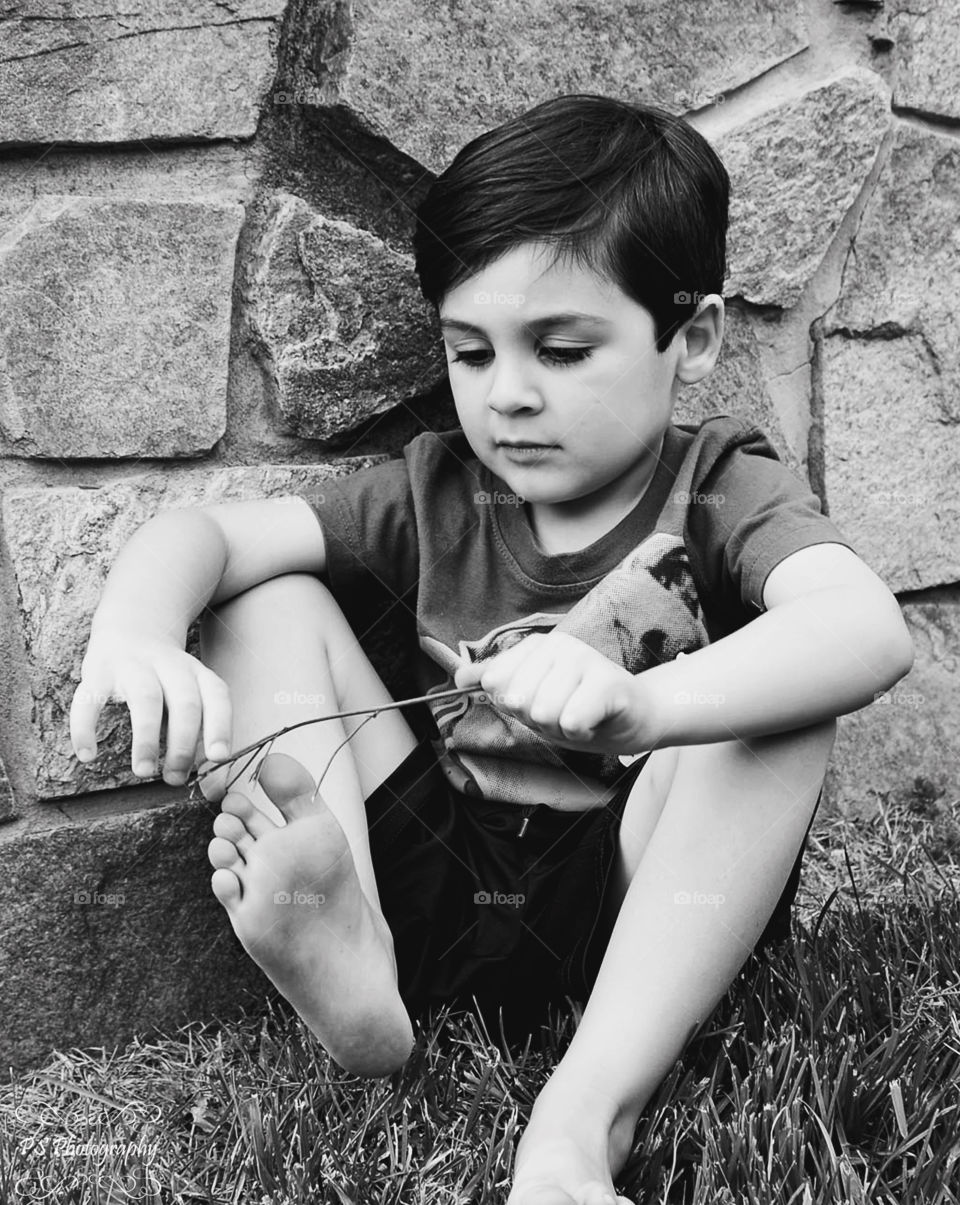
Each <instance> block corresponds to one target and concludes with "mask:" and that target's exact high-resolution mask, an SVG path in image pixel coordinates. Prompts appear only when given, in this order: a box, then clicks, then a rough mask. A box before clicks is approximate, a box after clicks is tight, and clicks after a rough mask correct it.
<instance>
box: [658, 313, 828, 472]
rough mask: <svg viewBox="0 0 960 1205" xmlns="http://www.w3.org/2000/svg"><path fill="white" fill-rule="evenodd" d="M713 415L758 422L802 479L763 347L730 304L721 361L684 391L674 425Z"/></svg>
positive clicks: (681, 390) (744, 316)
mask: <svg viewBox="0 0 960 1205" xmlns="http://www.w3.org/2000/svg"><path fill="white" fill-rule="evenodd" d="M714 414H733V415H735V416H736V417H737V418H742V419H745V420H746V421H747V422H750V423H755V424H756V425H757V426H758V427H759V428H760V430H761V431H763V432H764V433H765V434H766V435H767V436H768V437H769V439H770V442H771V443H772V444H773V446H774V448H775V449H776V450H777V454H778V455H779V457H780V459H781V460H782V461H783V462H784V464H786V465H787V466H788V467H789V468H791V469H793V471H794V472H796V473H797V474H798V475H800V476H804V472H805V471H804V468H803V464H802V461H801V458H800V457H798V456H797V454H796V453H795V452H794V450H793V448H792V447H791V446H790V444H789V443H788V441H787V437H786V435H785V434H784V431H783V427H782V426H781V423H780V419H779V417H778V415H777V412H776V410H775V409H774V408H773V403H772V402H771V400H770V394H769V392H768V390H767V381H766V377H765V375H764V371H763V362H762V360H761V357H760V348H759V346H758V344H757V338H756V335H755V334H754V333H753V326H752V325H751V322H750V319H749V318H748V317H747V316H746V315H745V314H743V313H742V312H741V311H740V310H738V309H737V308H736V307H734V306H729V305H728V306H727V307H726V313H725V319H724V332H723V345H722V347H721V349H720V359H719V360H718V361H717V365H716V367H715V368H714V370H713V372H712V373H711V374H710V375H709V376H708V377H707V378H706V380H703V381H698V382H697V384H695V385H683V386H682V387H681V389H680V397H679V399H678V401H677V405H676V407H675V409H674V412H673V420H674V422H678V423H701V422H703V420H704V419H705V418H709V417H710V416H711V415H714Z"/></svg>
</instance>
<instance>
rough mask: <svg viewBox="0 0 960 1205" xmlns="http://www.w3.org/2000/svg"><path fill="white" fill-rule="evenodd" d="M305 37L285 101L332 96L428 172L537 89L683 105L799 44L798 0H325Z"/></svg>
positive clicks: (542, 96)
mask: <svg viewBox="0 0 960 1205" xmlns="http://www.w3.org/2000/svg"><path fill="white" fill-rule="evenodd" d="M307 12H308V13H309V10H307ZM311 19H312V20H314V21H315V20H316V18H315V17H312V18H311V17H309V16H308V17H307V20H308V21H309V20H311ZM304 37H305V38H306V39H307V40H308V41H309V42H310V43H311V44H316V45H317V46H318V63H315V62H313V61H311V60H309V59H305V60H304V62H303V64H302V65H301V67H300V72H299V77H297V75H296V74H295V75H294V77H293V78H291V79H290V80H288V81H287V84H286V86H285V90H284V91H283V97H284V100H288V99H289V98H290V96H291V95H292V96H293V98H294V99H301V100H304V101H305V102H307V103H312V104H317V105H320V106H335V105H343V106H345V107H346V108H347V109H349V110H350V111H351V112H352V113H353V114H354V115H355V116H356V117H357V118H358V119H359V120H360V121H361V123H362V124H363V125H364V126H365V127H366V128H367V129H368V130H369V131H370V132H372V133H374V134H376V135H378V136H380V137H383V138H385V139H386V140H387V141H389V142H390V143H392V144H393V145H394V146H395V147H397V148H398V149H399V150H401V151H403V152H404V153H405V154H407V155H409V156H410V157H411V158H413V159H415V160H416V161H417V162H419V163H422V164H423V165H424V166H425V167H427V168H428V169H429V170H430V171H432V172H435V173H439V172H441V171H442V170H443V169H444V168H445V167H446V166H447V164H448V163H449V162H450V160H451V159H452V158H453V156H454V155H455V153H456V152H457V151H458V150H459V149H460V147H461V146H463V145H464V144H465V143H466V142H469V141H470V140H471V139H472V138H475V137H476V136H477V135H478V134H481V133H483V131H485V130H488V129H491V128H492V127H494V126H497V125H500V124H501V123H502V122H504V121H506V120H507V119H508V118H510V117H513V116H515V115H516V114H517V113H520V112H522V111H523V110H524V109H528V108H530V107H531V106H532V105H535V104H538V103H539V102H540V101H543V100H546V99H548V98H549V97H552V96H557V95H559V94H561V93H570V92H595V93H602V94H604V95H607V96H621V97H624V98H626V99H630V100H645V101H648V102H652V103H654V104H659V105H661V106H663V107H664V108H667V109H669V110H670V111H671V112H675V113H684V112H687V111H690V110H693V109H699V108H703V107H705V106H707V105H711V104H714V103H719V102H721V101H722V100H723V93H724V92H725V91H729V90H730V89H733V88H736V87H739V86H740V85H741V84H744V83H746V82H747V81H748V80H750V79H754V78H755V77H756V76H758V75H761V74H762V73H763V72H764V71H767V70H769V68H771V67H773V66H774V65H775V64H776V63H779V62H782V61H783V60H784V59H787V58H789V57H790V56H792V55H794V54H797V53H798V52H799V51H800V50H802V49H803V48H804V47H805V46H806V45H807V38H806V30H805V27H804V22H803V16H802V5H800V4H797V3H786V4H777V3H774V0H747V2H745V3H736V0H704V3H690V2H686V3H681V4H679V5H678V4H673V5H668V4H650V3H646V2H642V0H631V2H628V3H625V4H624V3H615V2H614V0H600V2H598V3H595V4H590V5H586V4H582V3H578V2H577V0H525V2H522V3H521V2H520V0H492V2H491V3H487V4H474V5H436V4H430V5H425V4H421V3H418V0H385V2H383V0H381V2H380V3H377V4H371V3H369V0H361V2H358V3H355V4H353V5H351V6H349V9H348V8H347V7H346V6H343V7H340V6H336V7H333V8H331V9H330V10H325V12H324V15H323V19H322V23H321V27H320V28H319V29H313V30H311V31H307V30H305V31H304ZM281 86H283V85H281Z"/></svg>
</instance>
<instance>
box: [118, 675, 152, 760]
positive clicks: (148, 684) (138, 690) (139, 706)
mask: <svg viewBox="0 0 960 1205" xmlns="http://www.w3.org/2000/svg"><path fill="white" fill-rule="evenodd" d="M117 687H118V692H117V693H118V694H119V695H120V697H121V698H122V699H123V701H124V702H125V703H126V705H127V708H128V710H129V712H130V727H131V729H132V730H133V740H132V742H131V747H130V764H131V766H132V767H133V772H134V774H136V775H138V777H140V778H151V777H152V776H153V775H154V774H156V772H157V754H158V751H159V747H160V721H161V720H162V718H163V691H162V690H161V689H160V683H159V681H158V680H157V677H156V675H155V674H153V673H150V672H147V671H145V670H141V671H128V672H127V675H126V676H125V677H124V678H123V679H122V680H121V681H120V682H118V683H117Z"/></svg>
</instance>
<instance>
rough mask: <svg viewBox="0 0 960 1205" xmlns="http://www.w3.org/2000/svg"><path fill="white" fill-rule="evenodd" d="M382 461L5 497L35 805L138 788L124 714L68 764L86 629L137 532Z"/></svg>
mask: <svg viewBox="0 0 960 1205" xmlns="http://www.w3.org/2000/svg"><path fill="white" fill-rule="evenodd" d="M382 459H385V458H384V457H379V456H378V457H354V458H351V459H349V460H343V461H340V462H337V463H336V464H324V465H262V466H260V467H258V468H231V469H207V470H206V471H199V470H196V471H190V472H188V473H183V474H180V475H178V476H176V477H173V478H171V477H170V476H168V475H166V474H160V473H153V474H145V475H143V476H140V477H131V478H126V479H125V480H123V481H120V482H116V483H114V484H111V485H107V486H102V487H100V488H84V487H64V488H51V489H32V488H21V489H15V490H8V491H7V492H6V494H5V495H4V499H3V526H4V532H5V538H6V542H7V547H8V548H9V550H10V560H11V563H12V566H13V572H14V576H15V579H16V583H17V590H18V597H19V607H20V620H21V623H22V625H23V633H24V640H25V643H26V647H27V652H28V660H29V674H30V681H31V689H32V692H33V697H34V707H33V715H32V723H33V731H34V735H35V737H36V741H37V745H38V753H37V760H36V784H37V793H38V795H39V797H40V798H41V799H51V798H56V797H59V796H68V795H76V794H82V793H84V792H88V791H96V790H102V789H105V788H112V787H117V786H121V785H123V784H132V783H136V782H139V781H140V780H139V779H137V778H136V777H135V776H134V775H133V772H132V770H131V769H130V727H129V717H128V714H127V710H126V707H125V705H123V704H120V703H109V704H107V706H106V708H105V709H104V711H103V713H102V715H101V718H100V726H99V745H100V753H99V756H98V757H97V760H96V761H95V762H93V763H91V764H90V765H88V766H82V765H81V764H80V763H79V762H78V761H77V760H76V758H75V757H74V756H73V751H72V748H71V745H70V738H69V727H68V717H69V710H70V701H71V699H72V698H73V693H74V691H75V689H76V684H77V682H78V681H79V679H80V662H81V659H82V657H83V653H84V651H85V649H86V644H87V639H88V637H89V629H90V619H91V617H92V615H93V612H94V610H95V609H96V606H97V603H98V602H99V599H100V595H101V593H102V589H103V583H104V581H105V580H106V576H107V573H108V571H109V568H110V566H111V565H112V563H113V561H114V560H115V558H116V555H117V553H118V552H119V550H120V548H121V546H122V545H123V544H124V543H126V541H127V540H128V539H129V537H130V536H131V535H132V534H133V532H134V531H135V530H136V528H138V527H140V526H141V525H142V524H143V523H144V522H146V520H147V519H149V518H150V517H151V516H152V515H154V514H156V513H157V511H159V510H162V509H168V508H176V507H184V506H204V505H212V504H213V503H217V502H227V501H238V500H241V499H247V498H265V497H275V496H278V495H284V494H299V493H303V492H305V491H308V490H313V491H314V492H322V488H323V482H324V481H325V480H327V479H329V478H331V477H338V476H344V475H345V474H347V473H348V472H350V471H353V470H355V469H358V468H362V467H365V466H366V465H369V464H372V463H375V462H376V461H379V460H382Z"/></svg>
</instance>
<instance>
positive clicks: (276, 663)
mask: <svg viewBox="0 0 960 1205" xmlns="http://www.w3.org/2000/svg"><path fill="white" fill-rule="evenodd" d="M201 656H202V659H203V661H204V663H205V664H207V665H209V666H210V667H211V668H212V669H213V670H214V671H215V672H216V673H217V674H219V675H220V677H222V678H223V679H224V681H226V682H227V684H228V685H229V687H230V692H231V697H232V700H233V707H234V731H233V747H234V748H243V747H244V746H245V745H247V744H250V743H251V742H252V741H255V740H257V739H259V738H261V737H263V736H265V735H267V734H268V733H270V732H274V731H276V730H278V729H280V728H284V727H287V726H288V725H290V724H294V723H297V722H298V721H300V720H304V719H312V718H315V717H317V716H320V715H327V714H330V713H332V712H336V711H349V710H353V709H355V708H360V707H371V706H376V705H377V704H378V703H386V702H389V701H390V697H389V695H388V693H387V690H386V688H385V687H384V685H383V683H382V682H381V680H380V678H379V677H378V675H377V674H376V672H375V671H374V669H373V667H372V666H371V665H370V663H369V661H368V660H367V658H366V656H365V655H364V654H363V652H362V650H361V649H360V646H359V645H358V643H357V641H356V637H355V636H354V633H353V632H352V631H351V629H350V627H349V625H348V624H347V622H346V620H345V619H344V617H343V614H342V612H341V611H340V609H339V607H338V606H337V605H336V603H335V602H334V600H333V598H332V596H331V595H330V593H329V591H328V590H327V589H326V587H325V586H324V585H323V584H322V583H321V582H320V581H319V580H318V579H316V578H312V577H309V576H307V575H302V574H290V575H286V576H283V577H279V578H274V579H273V580H271V581H269V582H265V583H263V584H262V585H260V586H257V587H256V588H254V589H252V590H249V591H247V592H246V593H244V594H242V595H239V596H237V597H236V598H234V599H231V600H230V601H229V602H227V603H225V604H222V605H221V606H220V607H218V608H217V609H216V611H215V612H213V613H212V614H211V615H208V616H207V617H206V618H205V619H204V622H203V625H202V628H201ZM363 718H364V717H363V716H359V717H356V718H352V719H349V720H328V721H326V722H324V723H322V724H311V725H308V726H306V727H304V728H300V729H298V730H297V731H295V732H291V733H288V734H287V735H285V736H283V737H281V738H279V739H278V740H277V741H276V742H275V743H274V745H273V749H272V750H271V753H270V755H268V756H267V757H266V758H263V759H258V761H259V760H262V764H261V765H260V766H259V774H258V780H257V781H256V782H254V781H253V780H252V779H251V771H250V770H248V771H246V772H245V773H244V775H243V777H242V778H240V779H238V780H237V782H236V783H235V785H233V786H232V787H231V788H230V789H229V792H228V793H227V794H226V795H225V796H224V795H223V792H224V787H225V783H226V780H227V779H228V778H229V777H232V776H233V775H235V774H236V773H237V770H238V769H239V767H240V766H241V765H242V764H243V763H242V762H238V763H233V764H232V765H231V766H230V767H228V768H227V769H226V771H224V772H220V773H218V774H217V775H211V776H210V777H209V778H208V779H205V780H204V793H205V794H206V795H207V796H208V798H213V799H219V798H221V797H222V802H221V812H220V815H219V816H217V818H216V820H215V821H214V833H215V834H216V835H215V836H214V838H213V840H212V841H211V843H210V846H209V851H208V854H209V858H210V862H211V864H212V865H213V866H214V868H215V869H214V874H213V877H212V886H213V890H214V893H215V895H216V896H217V898H218V899H219V900H220V902H221V903H222V904H223V905H224V907H225V908H226V910H227V913H228V915H229V917H230V921H231V924H232V925H233V928H234V930H235V932H236V933H237V936H238V937H239V939H240V941H241V942H242V943H243V946H244V948H245V949H246V950H247V952H248V953H249V954H250V955H251V957H252V958H253V959H254V960H255V961H256V962H257V964H258V965H259V966H260V967H261V968H262V969H263V970H264V971H265V973H266V974H267V975H268V976H269V977H270V979H271V980H272V981H273V983H274V984H275V985H276V986H277V988H278V989H279V990H280V991H281V992H282V993H283V995H284V996H285V997H286V998H287V999H288V1000H289V1001H290V1003H291V1004H292V1005H293V1006H294V1007H295V1008H296V1010H297V1012H298V1013H299V1014H300V1015H301V1017H303V1019H304V1021H305V1022H306V1024H307V1025H308V1026H309V1028H310V1029H311V1030H312V1031H313V1032H314V1033H315V1034H316V1035H317V1037H318V1038H319V1039H320V1041H321V1042H322V1043H323V1044H324V1046H325V1047H326V1048H327V1049H328V1050H329V1051H330V1053H331V1054H332V1056H333V1057H334V1058H335V1059H336V1060H337V1062H339V1063H340V1064H341V1065H342V1066H344V1067H346V1068H347V1069H348V1070H350V1071H354V1072H356V1073H358V1074H366V1075H384V1074H389V1073H390V1072H391V1071H394V1070H396V1069H397V1068H398V1067H400V1066H402V1064H403V1062H404V1061H405V1060H406V1058H407V1056H408V1054H409V1052H410V1048H411V1046H412V1044H413V1030H412V1026H411V1024H410V1019H409V1017H408V1015H407V1011H406V1008H405V1007H404V1005H403V1002H402V1000H401V998H400V995H399V993H398V991H397V971H396V961H395V958H394V950H393V938H392V936H391V933H390V930H389V927H388V926H387V923H386V921H385V920H384V918H383V914H382V910H381V906H380V898H379V894H378V892H377V885H376V880H375V878H374V872H373V865H372V862H371V857H370V843H369V838H368V832H367V823H366V813H365V810H364V803H363V801H364V799H365V798H366V797H367V796H368V795H369V794H371V792H372V791H373V790H374V789H375V787H376V786H378V785H379V784H380V783H381V782H382V781H383V780H384V779H385V778H386V777H387V776H388V775H389V774H390V772H391V771H392V770H393V769H394V768H395V767H396V766H397V765H398V764H399V763H400V762H401V761H402V760H403V759H404V757H406V755H407V754H408V753H409V752H411V751H412V750H413V748H414V747H415V745H416V741H415V738H414V736H413V734H412V733H411V731H410V729H409V727H408V726H407V723H406V721H405V720H404V719H403V717H402V716H401V715H400V714H399V712H397V711H388V712H382V713H381V714H380V715H378V716H377V717H376V718H374V719H372V720H370V721H369V722H368V723H367V724H365V725H364V726H363V728H362V729H361V730H359V731H357V729H358V726H359V724H360V723H361V721H362V720H363ZM348 732H356V736H355V737H354V738H353V739H352V740H351V741H350V742H349V743H348V744H347V745H345V746H344V747H343V748H342V749H340V751H339V752H338V753H336V756H335V757H334V758H333V761H332V763H330V769H329V772H328V773H327V774H326V777H325V778H324V780H323V785H322V792H321V793H318V794H317V795H316V798H314V788H315V784H316V782H317V781H318V779H319V778H320V775H321V774H323V771H324V769H325V768H326V766H327V764H328V762H330V758H331V756H332V755H333V753H334V750H335V749H336V748H337V746H338V745H339V744H340V743H341V742H342V741H343V739H344V737H345V735H346V734H347V733H348ZM255 764H257V763H255ZM252 768H253V767H251V770H252Z"/></svg>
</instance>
